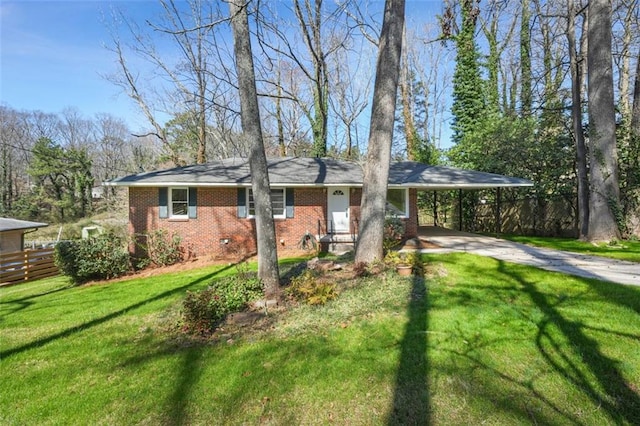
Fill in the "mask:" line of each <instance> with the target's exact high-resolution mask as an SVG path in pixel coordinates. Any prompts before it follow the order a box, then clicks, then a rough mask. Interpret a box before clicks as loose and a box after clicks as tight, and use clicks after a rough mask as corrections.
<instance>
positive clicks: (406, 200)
mask: <svg viewBox="0 0 640 426" xmlns="http://www.w3.org/2000/svg"><path fill="white" fill-rule="evenodd" d="M391 190H399V191H404V212H403V214H402V215H397V217H400V218H405V219H406V218H408V217H409V189H408V188H388V189H387V192H388V191H391ZM387 202H388V201H387Z"/></svg>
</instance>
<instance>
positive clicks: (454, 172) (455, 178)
mask: <svg viewBox="0 0 640 426" xmlns="http://www.w3.org/2000/svg"><path fill="white" fill-rule="evenodd" d="M403 165H404V166H406V167H407V168H403ZM409 167H410V168H409ZM394 184H395V185H397V186H410V187H411V188H415V189H417V190H418V191H425V192H426V191H432V192H433V218H434V223H433V225H434V226H437V225H438V209H437V200H438V197H437V194H438V192H439V191H456V192H457V195H458V219H459V220H458V223H459V230H460V231H461V230H462V222H463V221H462V216H463V208H462V196H463V192H464V191H478V190H487V189H494V190H495V191H496V233H500V232H501V222H502V218H501V208H500V204H501V198H502V189H503V188H522V187H531V186H533V182H531V181H530V180H527V179H522V178H517V177H512V176H505V175H499V174H495V173H486V172H478V171H474V170H463V169H457V168H453V167H446V166H429V165H426V164H420V163H414V162H401V163H396V164H394V165H393V166H392V167H391V168H390V170H389V186H394Z"/></svg>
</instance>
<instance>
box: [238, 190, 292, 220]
mask: <svg viewBox="0 0 640 426" xmlns="http://www.w3.org/2000/svg"><path fill="white" fill-rule="evenodd" d="M271 191H282V214H274V215H273V218H274V219H286V218H287V189H286V188H271ZM252 194H253V190H252V189H251V188H247V204H246V206H247V218H249V219H253V218H255V217H256V215H255V214H251V213H250V212H251V202H250V201H249V197H251V196H252ZM254 208H255V207H254ZM272 208H273V206H272Z"/></svg>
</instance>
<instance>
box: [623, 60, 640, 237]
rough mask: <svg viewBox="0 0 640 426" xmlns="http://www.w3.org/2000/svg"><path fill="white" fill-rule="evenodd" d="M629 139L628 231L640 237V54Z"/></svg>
mask: <svg viewBox="0 0 640 426" xmlns="http://www.w3.org/2000/svg"><path fill="white" fill-rule="evenodd" d="M629 130H630V137H629V162H630V164H629V165H628V170H629V174H628V176H627V200H626V202H627V205H626V208H627V214H626V220H627V222H626V223H627V231H628V232H629V234H631V235H635V236H636V237H640V53H639V54H638V58H637V60H636V78H635V81H634V89H633V107H632V109H631V124H630V128H629Z"/></svg>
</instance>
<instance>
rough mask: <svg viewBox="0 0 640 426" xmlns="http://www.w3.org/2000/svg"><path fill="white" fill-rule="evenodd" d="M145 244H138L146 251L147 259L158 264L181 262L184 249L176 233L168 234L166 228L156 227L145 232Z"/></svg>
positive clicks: (165, 264)
mask: <svg viewBox="0 0 640 426" xmlns="http://www.w3.org/2000/svg"><path fill="white" fill-rule="evenodd" d="M145 236H146V241H147V242H146V244H140V245H141V246H142V248H143V249H144V250H145V251H146V252H147V256H148V257H149V260H150V261H151V262H153V263H154V264H156V265H158V266H169V265H174V264H176V263H178V262H182V260H183V259H184V251H183V248H182V245H181V243H182V239H181V238H180V236H179V235H177V234H172V235H169V232H168V231H167V230H166V229H156V230H155V231H151V232H148V233H147V234H145Z"/></svg>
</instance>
